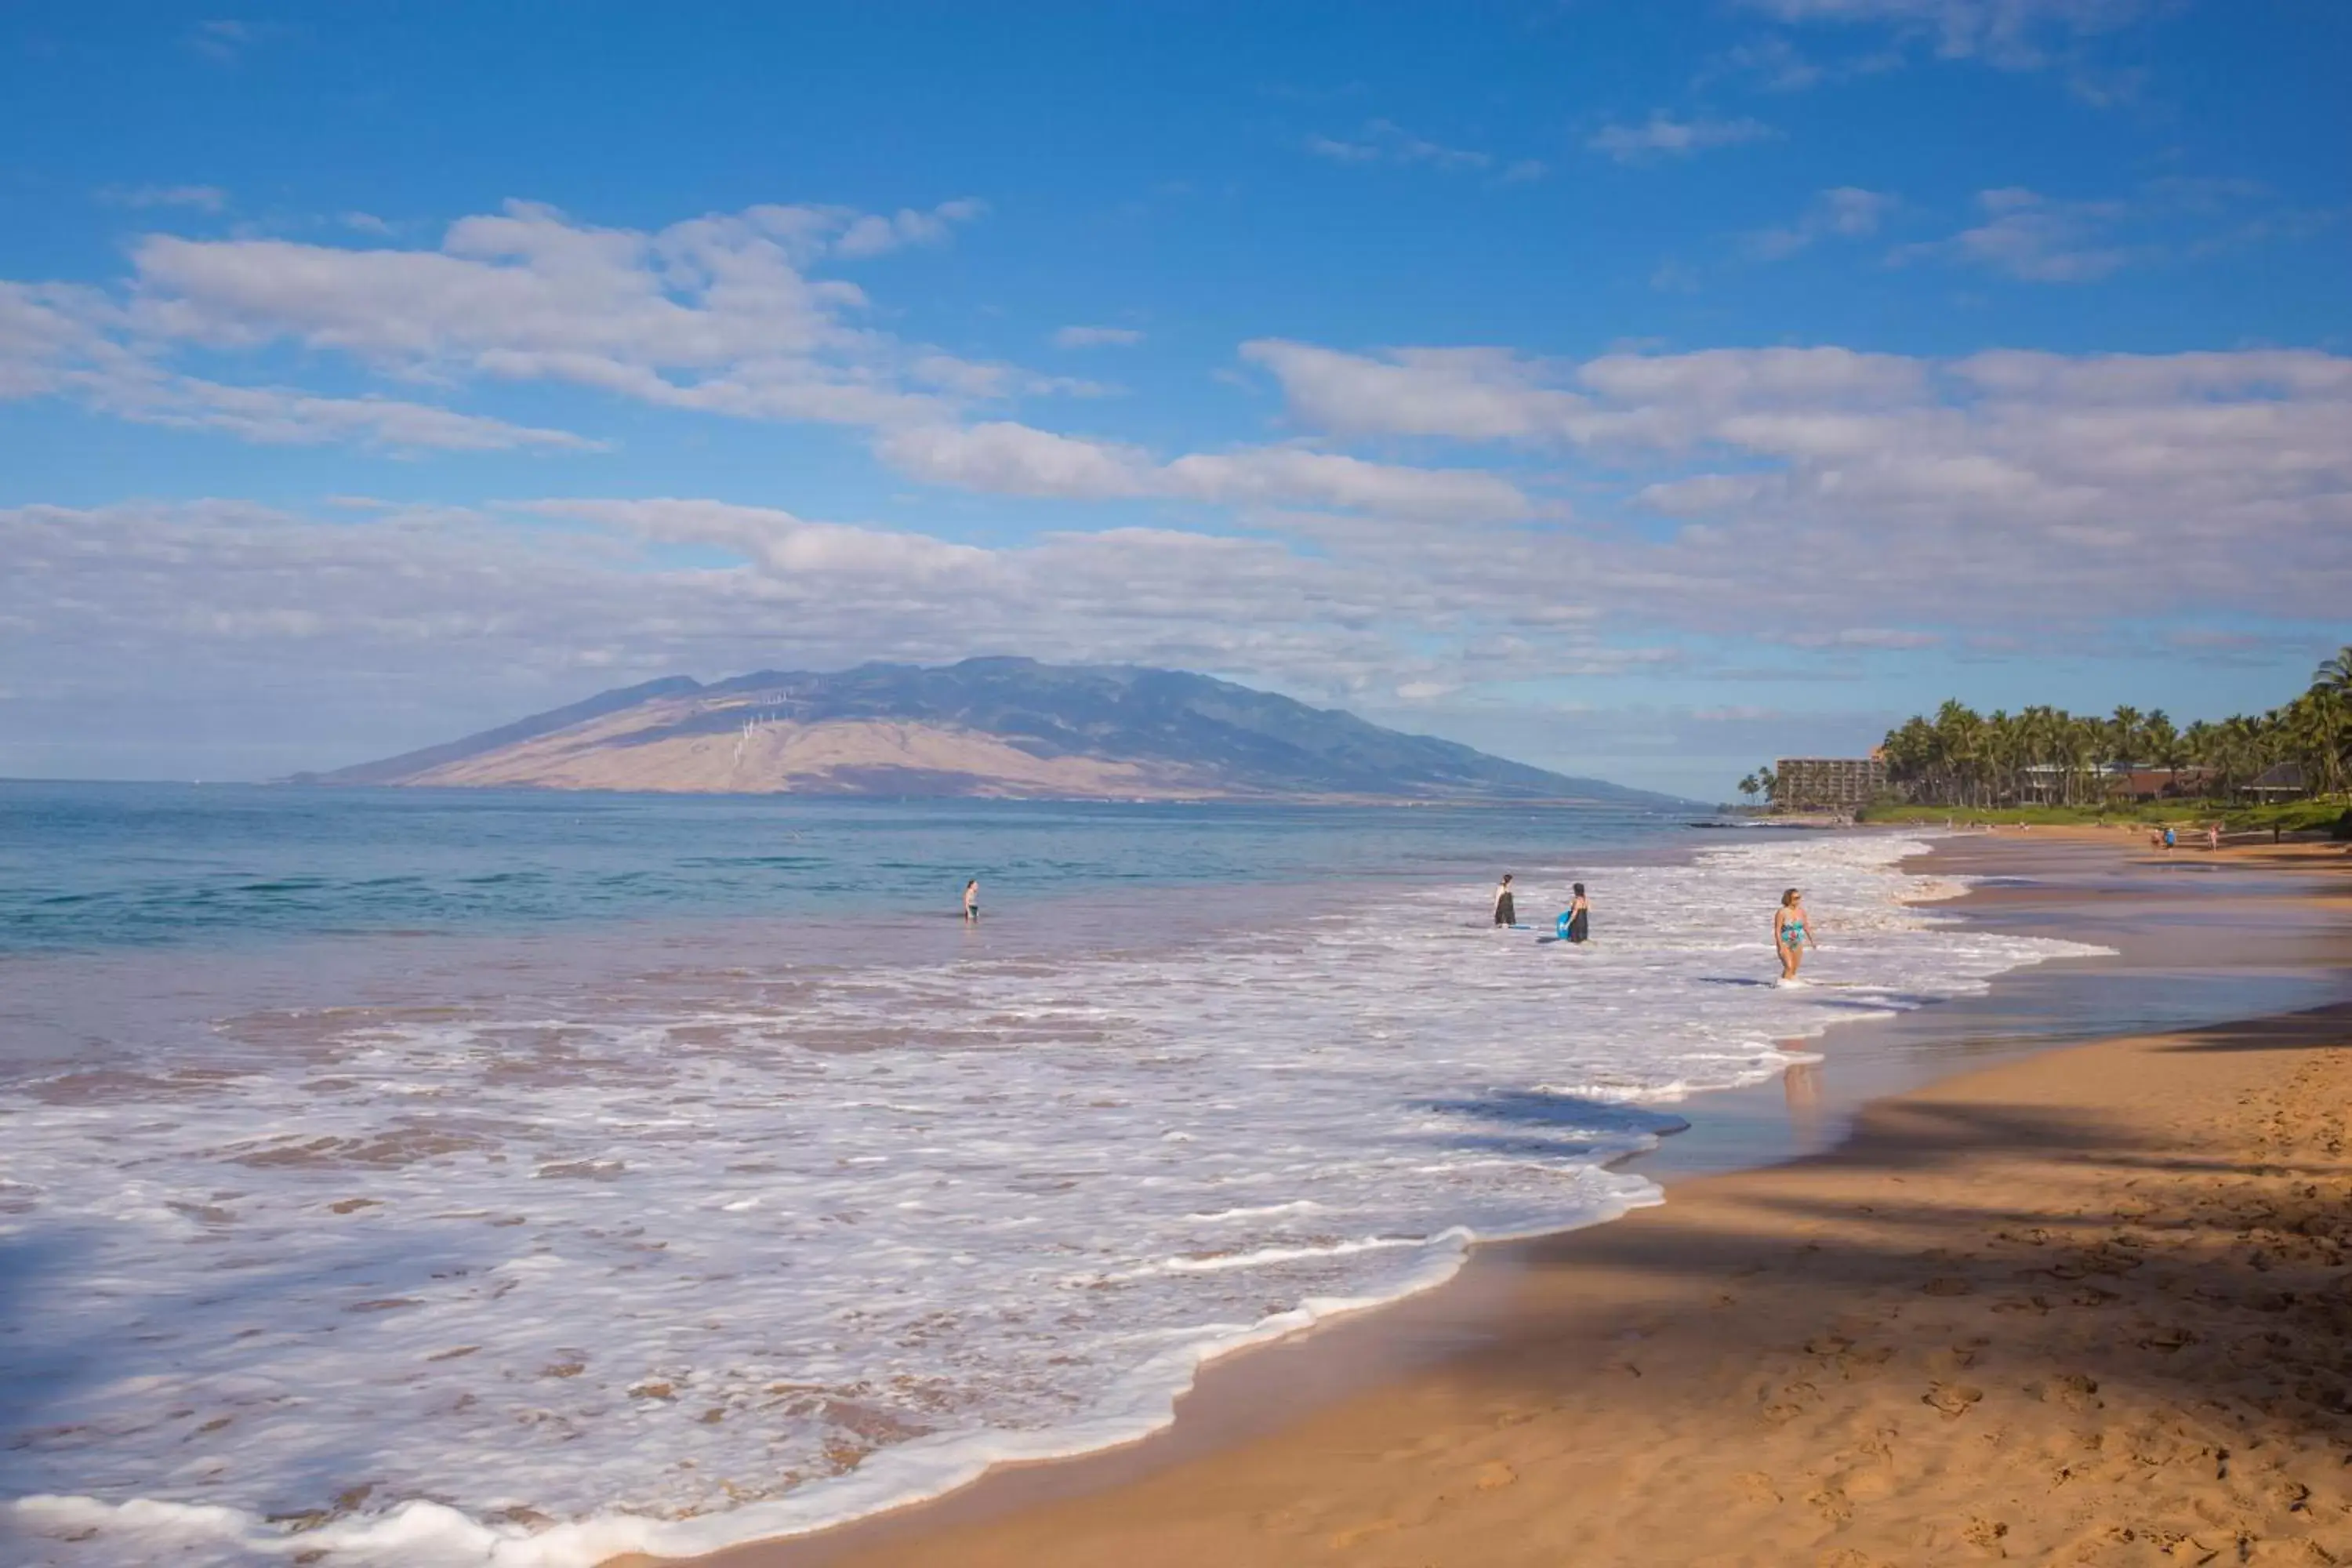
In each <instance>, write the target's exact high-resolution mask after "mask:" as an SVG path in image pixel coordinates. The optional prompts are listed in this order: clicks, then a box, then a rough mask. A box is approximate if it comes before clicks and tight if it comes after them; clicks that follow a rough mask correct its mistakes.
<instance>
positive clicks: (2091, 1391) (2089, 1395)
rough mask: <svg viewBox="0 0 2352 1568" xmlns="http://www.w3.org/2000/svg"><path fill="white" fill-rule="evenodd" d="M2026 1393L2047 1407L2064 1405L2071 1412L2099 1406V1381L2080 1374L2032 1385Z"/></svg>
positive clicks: (2069, 1374)
mask: <svg viewBox="0 0 2352 1568" xmlns="http://www.w3.org/2000/svg"><path fill="white" fill-rule="evenodd" d="M2026 1392H2027V1393H2029V1394H2032V1395H2033V1397H2035V1398H2036V1399H2039V1400H2041V1401H2042V1403H2043V1404H2045V1405H2063V1406H2064V1407H2065V1408H2067V1409H2069V1410H2091V1409H2095V1408H2097V1406H2098V1404H2099V1401H2098V1399H2097V1397H2096V1395H2097V1394H2098V1392H2099V1380H2098V1379H2097V1378H2095V1377H2086V1376H2084V1374H2083V1373H2079V1372H2067V1373H2059V1374H2058V1375H2057V1376H2056V1377H2053V1378H2049V1379H2047V1380H2045V1381H2043V1382H2041V1383H2037V1384H2032V1385H2030V1386H2029V1387H2028V1388H2027V1389H2026Z"/></svg>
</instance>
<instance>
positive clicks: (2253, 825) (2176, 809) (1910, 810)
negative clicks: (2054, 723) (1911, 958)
mask: <svg viewBox="0 0 2352 1568" xmlns="http://www.w3.org/2000/svg"><path fill="white" fill-rule="evenodd" d="M2347 816H2352V807H2347V805H2345V803H2344V802H2343V801H2341V800H2291V801H2282V802H2280V803H2278V804H2277V805H2231V804H2229V803H2227V802H2222V801H2197V800H2167V801H2151V802H2148V803H2146V804H2140V803H2137V802H2134V803H2121V804H2116V805H2011V806H2001V807H1998V808H1992V807H1983V808H1978V809H1973V810H1970V809H1963V808H1960V807H1956V806H1942V805H1873V806H1867V807H1865V808H1864V810H1863V811H1862V813H1861V820H1863V821H1864V822H1895V823H1900V822H1919V823H1937V824H1940V823H1943V822H1945V821H1958V822H1991V823H2000V824H2003V825H2005V826H2017V825H2020V824H2025V825H2030V826H2036V827H2041V826H2053V827H2055V826H2097V825H2100V824H2105V823H2147V824H2148V825H2149V826H2160V825H2165V824H2169V825H2171V826H2175V827H2188V826H2199V827H2201V826H2204V825H2205V824H2206V823H2209V822H2211V821H2214V820H2215V819H2216V818H2219V819H2220V821H2221V826H2223V827H2224V828H2226V829H2228V830H2229V831H2231V832H2233V833H2235V832H2249V831H2268V830H2269V829H2271V828H2273V827H2275V828H2277V829H2279V830H2280V831H2281V832H2284V833H2300V832H2306V831H2311V830H2315V829H2322V828H2329V827H2335V826H2337V824H2338V822H2339V820H2340V819H2344V818H2346V817H2347Z"/></svg>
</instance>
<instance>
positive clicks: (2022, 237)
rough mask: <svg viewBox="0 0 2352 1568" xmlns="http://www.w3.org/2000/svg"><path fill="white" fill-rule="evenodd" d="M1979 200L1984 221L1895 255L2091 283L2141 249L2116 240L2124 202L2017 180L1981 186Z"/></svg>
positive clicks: (2033, 278) (2033, 279)
mask: <svg viewBox="0 0 2352 1568" xmlns="http://www.w3.org/2000/svg"><path fill="white" fill-rule="evenodd" d="M1977 204H1978V205H1979V207H1980V208H1982V209H1983V212H1984V215H1985V221H1984V222H1983V223H1981V224H1979V225H1978V226H1976V227H1974V228H1969V229H1963V230H1962V231H1961V232H1959V233H1958V234H1956V235H1954V236H1952V237H1950V238H1948V239H1942V240H1937V241H1935V242H1933V243H1931V244H1925V245H1908V246H1904V247H1900V248H1898V249H1897V250H1895V253H1894V256H1893V259H1895V260H1896V261H1907V260H1912V259H1915V258H1934V259H1940V260H1947V261H1955V262H1960V263H1964V264H1968V265H1973V266H1979V267H1984V268H1990V269H1991V270H1993V271H1995V272H2000V273H2003V274H2005V275H2007V276H2008V277H2011V278H2015V279H2021V280H2022V281H2025V282H2029V283H2087V282H2093V281H2095V280H2096V279H2101V278H2105V277H2106V276H2107V275H2108V274H2110V273H2112V272H2114V271H2116V269H2117V268H2121V267H2123V266H2125V265H2126V263H2128V262H2130V261H2131V260H2132V259H2133V258H2134V257H2135V255H2136V254H2143V253H2141V252H2136V251H2135V250H2134V249H2133V248H2132V247H2127V246H2124V245H2118V244H2116V243H2113V241H2112V238H2111V235H2112V231H2113V229H2114V226H2116V224H2117V223H2118V222H2120V221H2121V220H2122V219H2123V218H2124V217H2125V216H2127V214H2128V212H2129V210H2130V209H2129V208H2128V207H2127V206H2126V204H2124V203H2122V202H2119V201H2099V202H2075V201H2060V200H2056V199H2053V198H2052V197H2049V196H2045V195H2040V194H2039V193H2037V192H2034V191H2029V190H2024V189H2021V188H2018V187H2013V186H2012V187H2009V188H2005V189H2001V190H1993V191H1983V192H1979V194H1978V196H1977Z"/></svg>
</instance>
